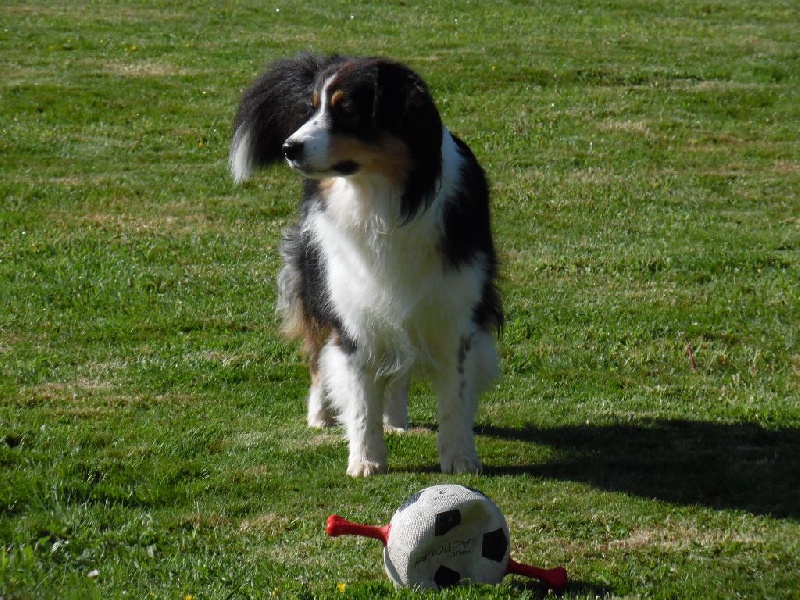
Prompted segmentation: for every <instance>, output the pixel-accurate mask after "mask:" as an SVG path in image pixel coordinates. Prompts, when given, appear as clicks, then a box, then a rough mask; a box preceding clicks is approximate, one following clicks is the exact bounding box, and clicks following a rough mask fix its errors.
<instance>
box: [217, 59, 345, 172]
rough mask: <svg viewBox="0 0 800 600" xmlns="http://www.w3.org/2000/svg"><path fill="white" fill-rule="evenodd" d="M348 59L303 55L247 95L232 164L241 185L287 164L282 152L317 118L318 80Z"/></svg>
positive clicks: (237, 121) (275, 68) (279, 65)
mask: <svg viewBox="0 0 800 600" xmlns="http://www.w3.org/2000/svg"><path fill="white" fill-rule="evenodd" d="M344 60H346V59H345V58H344V57H341V56H338V55H334V56H321V55H318V54H310V53H302V54H298V55H297V56H296V57H294V58H289V59H284V60H280V61H278V62H276V63H274V64H272V65H271V66H270V67H269V69H268V70H267V71H266V72H265V73H264V74H263V75H261V76H260V77H259V78H258V79H256V81H255V82H253V84H252V85H251V86H250V87H249V88H248V89H247V90H245V92H244V93H243V94H242V98H241V101H240V102H239V109H238V110H237V111H236V117H235V118H234V122H233V129H234V134H233V143H232V144H231V149H230V157H229V163H230V168H231V174H232V175H233V179H234V181H236V182H237V183H239V182H241V181H244V180H245V179H247V178H248V177H249V176H250V175H251V173H252V172H253V169H255V168H257V167H263V166H266V165H268V164H270V163H273V162H275V161H278V160H280V159H281V158H282V156H283V152H282V150H281V146H282V145H283V142H284V141H286V138H288V137H289V136H290V135H291V134H292V133H294V132H295V131H297V129H299V127H300V126H301V125H302V124H303V123H305V122H306V121H307V120H308V119H309V117H310V116H311V114H312V113H313V108H312V106H311V97H312V94H313V89H314V83H315V82H316V80H317V76H318V75H319V74H320V73H321V72H322V71H324V70H325V69H327V68H328V67H329V66H331V65H333V64H335V63H337V62H342V61H344Z"/></svg>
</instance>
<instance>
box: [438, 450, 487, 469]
mask: <svg viewBox="0 0 800 600" xmlns="http://www.w3.org/2000/svg"><path fill="white" fill-rule="evenodd" d="M482 469H483V467H482V466H481V460H480V459H479V458H478V455H477V454H461V455H453V456H443V457H442V473H480V472H481V470H482Z"/></svg>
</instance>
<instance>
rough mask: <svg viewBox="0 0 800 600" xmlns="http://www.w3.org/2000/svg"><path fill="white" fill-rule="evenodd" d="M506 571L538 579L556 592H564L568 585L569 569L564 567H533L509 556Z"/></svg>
mask: <svg viewBox="0 0 800 600" xmlns="http://www.w3.org/2000/svg"><path fill="white" fill-rule="evenodd" d="M506 573H507V574H511V575H524V576H525V577H532V578H533V579H538V580H539V581H541V582H542V583H544V584H545V585H546V586H547V587H549V588H551V589H552V590H554V591H556V592H563V591H564V588H566V587H567V570H566V569H565V568H564V567H555V568H553V569H540V568H539V567H533V566H531V565H523V564H521V563H518V562H516V561H515V560H511V559H510V558H509V559H508V567H506Z"/></svg>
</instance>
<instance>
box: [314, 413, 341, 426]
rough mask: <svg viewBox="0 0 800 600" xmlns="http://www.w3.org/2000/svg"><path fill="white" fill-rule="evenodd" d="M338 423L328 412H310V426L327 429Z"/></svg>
mask: <svg viewBox="0 0 800 600" xmlns="http://www.w3.org/2000/svg"><path fill="white" fill-rule="evenodd" d="M334 425H336V419H335V418H334V417H333V416H331V415H330V414H328V413H327V412H322V413H317V414H313V415H312V414H311V413H309V414H308V426H309V427H312V428H314V429H327V428H328V427H333V426H334Z"/></svg>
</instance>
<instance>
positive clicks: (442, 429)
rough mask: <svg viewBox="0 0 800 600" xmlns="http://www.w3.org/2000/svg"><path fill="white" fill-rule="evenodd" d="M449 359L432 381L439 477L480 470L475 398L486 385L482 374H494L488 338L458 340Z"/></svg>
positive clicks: (480, 334)
mask: <svg viewBox="0 0 800 600" xmlns="http://www.w3.org/2000/svg"><path fill="white" fill-rule="evenodd" d="M453 359H454V360H453V361H452V363H450V364H449V365H443V368H442V369H441V371H439V372H438V373H437V374H436V375H435V376H434V377H433V384H434V386H435V388H436V392H437V396H438V407H437V408H438V411H437V412H438V420H439V434H438V437H437V446H438V449H439V461H440V463H441V467H442V472H443V473H476V472H479V471H480V470H481V461H480V459H479V458H478V449H477V447H476V445H475V434H474V433H473V427H474V424H475V415H476V413H477V410H478V397H479V395H480V393H481V392H482V391H483V389H482V388H483V387H484V386H485V385H486V383H487V382H488V378H487V377H486V373H485V371H487V370H490V371H493V370H496V353H495V351H494V342H493V340H492V338H491V335H489V334H486V333H485V332H476V333H473V334H467V335H464V336H462V337H461V340H460V342H459V345H458V350H457V352H456V353H455V356H454V357H453ZM485 380H487V381H485Z"/></svg>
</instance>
